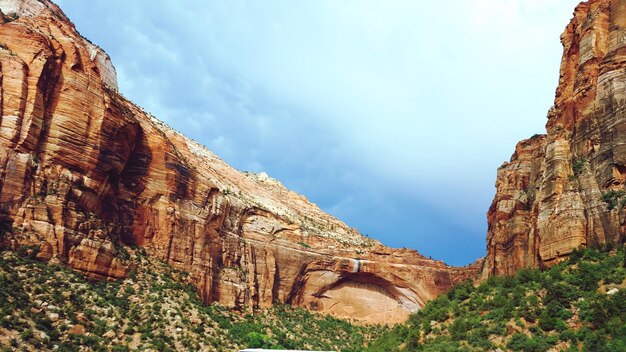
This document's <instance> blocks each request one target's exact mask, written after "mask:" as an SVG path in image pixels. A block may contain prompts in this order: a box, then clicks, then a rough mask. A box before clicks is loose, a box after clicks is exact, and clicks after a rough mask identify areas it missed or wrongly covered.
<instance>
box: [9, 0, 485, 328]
mask: <svg viewBox="0 0 626 352" xmlns="http://www.w3.org/2000/svg"><path fill="white" fill-rule="evenodd" d="M0 10H1V11H2V15H1V18H0V21H1V22H2V23H1V24H0V70H1V76H0V89H1V90H0V109H1V113H2V114H1V115H2V117H1V120H0V171H1V173H0V220H1V221H2V226H3V229H2V230H3V232H2V233H3V235H2V236H3V237H2V238H0V240H1V241H2V243H3V244H4V245H7V246H11V247H17V246H21V245H30V246H35V247H36V248H38V250H39V253H38V257H39V258H40V259H42V260H53V261H59V262H63V263H66V264H67V265H69V266H71V267H72V268H74V269H77V270H80V271H83V272H85V273H87V274H88V275H91V276H93V277H97V278H118V277H124V276H125V275H127V274H128V273H129V270H131V262H130V261H128V260H127V255H126V248H127V247H126V246H130V245H133V246H141V247H144V248H145V249H146V250H147V252H148V253H149V255H151V256H154V257H156V258H159V259H161V260H163V261H165V262H167V263H169V264H170V265H172V266H174V267H176V268H179V269H181V270H184V271H186V272H188V273H189V278H190V282H191V283H192V284H194V285H195V286H196V287H197V289H198V292H199V294H200V295H201V297H202V298H203V299H204V301H205V302H207V303H209V302H219V303H221V304H223V305H226V306H228V307H233V308H240V309H243V308H254V307H262V306H269V305H272V304H274V303H277V302H279V303H289V304H296V305H301V306H304V307H307V308H309V309H311V310H316V311H320V312H328V313H332V314H335V315H338V316H342V317H351V318H357V319H361V320H363V321H368V322H396V321H401V320H402V319H404V318H405V317H406V316H407V314H408V313H409V312H413V311H415V310H417V309H418V308H419V307H421V306H422V305H423V304H424V302H426V301H428V300H429V299H432V298H434V297H435V296H437V295H438V294H440V293H442V292H445V291H446V290H448V289H449V288H450V287H451V286H452V285H453V284H454V283H456V282H459V281H460V280H464V279H466V278H468V277H472V276H474V275H476V274H477V273H478V272H479V270H480V265H479V264H477V265H473V266H471V267H467V268H452V267H448V266H446V265H444V264H443V263H442V262H439V261H434V260H431V259H427V258H424V257H423V256H421V255H419V254H418V253H417V252H415V251H410V250H406V249H400V250H395V249H389V248H387V247H384V246H382V245H381V244H380V243H378V242H377V241H374V240H372V239H369V238H366V237H364V236H362V235H361V234H359V233H358V232H357V231H356V230H354V229H352V228H350V227H348V226H346V225H345V224H344V223H343V222H341V221H339V220H337V219H335V218H333V217H332V216H330V215H328V214H326V213H324V212H323V211H321V210H320V209H319V208H318V207H317V206H316V205H315V204H312V203H310V202H309V201H307V199H306V198H305V197H303V196H301V195H298V194H296V193H294V192H291V191H289V190H287V189H286V188H284V187H283V186H282V185H281V184H280V183H279V182H277V181H276V180H274V179H272V178H270V177H268V176H267V175H265V174H260V175H257V174H249V173H241V172H239V171H237V170H235V169H233V168H232V167H230V166H229V165H227V164H226V163H224V162H223V161H222V160H220V159H219V158H218V157H216V156H215V155H214V154H212V153H211V152H209V151H208V150H207V149H206V148H204V147H203V146H201V145H200V144H198V143H196V142H194V141H191V140H189V139H187V138H186V137H184V136H183V135H181V134H180V133H178V132H176V131H174V130H172V129H170V128H169V127H167V126H166V125H164V124H163V123H161V122H159V121H158V120H156V119H155V118H154V117H152V116H150V115H149V114H147V113H146V112H144V111H143V110H142V109H140V108H138V107H137V106H135V105H133V104H132V103H131V102H129V101H127V100H126V99H124V98H123V97H122V96H121V95H120V94H118V92H117V86H116V77H115V69H114V68H113V66H112V64H111V60H110V59H109V57H108V56H107V55H106V54H105V53H104V52H103V51H102V50H101V49H100V48H98V47H97V46H95V45H93V44H91V43H90V42H88V41H87V40H86V39H84V38H82V37H81V36H80V35H79V34H78V32H77V31H76V29H75V28H74V25H73V24H72V23H71V22H70V21H69V20H68V19H67V18H66V17H65V15H64V14H63V13H62V11H61V10H60V9H59V8H58V7H57V6H56V5H54V4H53V3H52V2H50V1H48V0H0Z"/></svg>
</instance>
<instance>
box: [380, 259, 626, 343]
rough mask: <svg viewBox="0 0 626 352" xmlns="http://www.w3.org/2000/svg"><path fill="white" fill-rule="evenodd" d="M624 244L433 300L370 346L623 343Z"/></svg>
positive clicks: (625, 309)
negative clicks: (618, 247)
mask: <svg viewBox="0 0 626 352" xmlns="http://www.w3.org/2000/svg"><path fill="white" fill-rule="evenodd" d="M625 267H626V258H625V256H624V250H623V249H620V250H612V251H611V250H607V251H598V250H590V249H586V250H578V251H575V252H574V253H573V254H572V255H571V257H570V259H569V260H567V261H566V262H563V263H561V264H559V265H556V266H553V267H551V268H550V269H548V270H545V271H541V270H530V269H523V270H521V271H519V272H518V273H517V274H516V275H515V276H514V277H494V278H490V279H489V280H487V281H486V282H484V283H482V284H481V285H480V286H478V287H474V286H473V285H472V284H470V283H464V284H461V285H458V286H457V287H455V288H454V289H453V290H452V291H450V292H449V293H448V294H447V295H442V296H440V297H439V298H438V299H436V300H434V301H432V302H429V303H428V304H427V305H426V306H425V307H424V308H423V309H422V310H421V311H419V312H418V313H417V314H415V315H413V316H412V317H411V318H410V319H409V321H408V322H407V323H406V324H404V325H399V326H396V327H395V328H394V329H392V330H390V331H389V332H388V333H386V334H385V335H384V336H383V337H382V338H381V339H380V340H378V341H377V342H375V343H374V344H373V345H372V347H370V351H385V352H388V351H489V350H495V351H497V350H498V349H500V350H502V351H505V350H512V351H525V352H526V351H530V352H532V351H548V350H553V351H561V350H566V351H594V352H603V351H626V288H625V287H626V285H625V284H624V280H625V278H626V269H625Z"/></svg>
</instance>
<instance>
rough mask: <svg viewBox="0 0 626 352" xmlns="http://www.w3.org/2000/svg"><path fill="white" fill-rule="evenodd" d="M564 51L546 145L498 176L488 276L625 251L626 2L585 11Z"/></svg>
mask: <svg viewBox="0 0 626 352" xmlns="http://www.w3.org/2000/svg"><path fill="white" fill-rule="evenodd" d="M561 42H562V43H563V47H564V51H563V60H562V63H561V75H560V79H559V86H558V88H557V91H556V98H555V102H554V106H553V107H552V108H551V110H550V112H549V114H548V123H547V126H546V129H547V135H546V136H539V137H535V138H532V139H530V140H527V141H523V142H521V143H520V144H518V146H517V148H516V152H515V154H514V155H513V157H512V159H511V162H510V163H505V165H503V166H502V167H501V169H500V170H499V171H498V180H497V182H496V188H497V194H496V196H495V199H494V201H493V204H492V205H491V208H490V209H489V213H488V218H489V230H488V231H489V232H488V236H487V252H488V254H487V258H486V261H485V267H484V270H483V276H489V275H499V274H512V273H514V272H515V270H517V269H519V268H522V267H537V266H543V265H550V264H552V263H555V262H557V261H559V260H560V259H561V258H563V257H564V256H566V255H568V254H569V253H570V252H571V251H572V250H573V249H575V248H578V247H580V246H603V245H605V244H608V243H623V242H624V233H625V227H624V226H625V220H626V213H625V209H626V208H625V207H624V205H625V204H626V196H624V194H623V191H624V181H625V180H626V113H625V111H626V109H625V107H626V1H625V0H591V1H587V2H583V3H581V4H580V5H578V7H576V10H575V12H574V18H573V19H572V21H571V22H570V24H569V25H568V26H567V28H566V29H565V32H564V33H563V35H562V36H561Z"/></svg>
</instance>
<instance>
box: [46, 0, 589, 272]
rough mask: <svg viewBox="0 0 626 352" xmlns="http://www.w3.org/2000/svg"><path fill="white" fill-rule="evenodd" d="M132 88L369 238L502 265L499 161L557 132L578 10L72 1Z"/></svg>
mask: <svg viewBox="0 0 626 352" xmlns="http://www.w3.org/2000/svg"><path fill="white" fill-rule="evenodd" d="M56 2H57V4H58V5H59V6H61V8H62V9H63V10H64V12H65V13H66V15H68V16H69V17H70V19H72V21H73V22H74V23H75V24H76V26H77V29H78V30H79V31H80V32H81V34H82V35H84V36H85V37H87V38H88V39H90V40H91V41H92V42H94V43H95V44H98V45H99V46H101V47H102V48H104V49H105V51H106V52H107V53H108V54H109V55H110V56H111V58H112V60H113V64H114V65H115V67H116V69H117V73H118V80H119V86H120V91H121V93H122V94H124V95H125V96H126V97H127V98H129V99H131V100H132V101H134V102H135V103H137V104H138V105H140V106H142V107H144V108H145V109H146V110H147V111H150V112H152V113H153V114H154V115H155V116H157V117H158V118H159V119H161V120H163V121H165V122H166V123H168V124H169V125H170V126H172V127H174V128H175V129H177V130H179V131H181V132H183V133H184V134H185V135H187V136H189V137H191V138H193V139H195V140H197V141H199V142H201V143H202V144H204V145H206V146H207V147H208V148H209V149H210V150H212V151H213V152H215V153H216V154H217V155H219V156H220V157H221V158H222V159H224V160H225V161H226V162H228V163H230V164H231V165H232V166H234V167H235V168H237V169H239V170H241V171H253V172H262V171H263V172H267V173H268V174H269V175H270V176H272V177H274V178H276V179H278V180H280V181H281V182H282V183H283V184H284V185H285V186H287V187H288V188H290V189H292V190H294V191H296V192H298V193H301V194H304V195H306V196H307V198H308V199H309V200H311V201H312V202H314V203H316V204H318V205H319V206H320V208H322V209H323V210H325V211H327V212H329V213H331V214H333V215H334V216H336V217H338V218H339V219H341V220H343V221H344V222H346V223H347V224H348V225H350V226H352V227H355V228H357V229H358V230H360V231H361V233H363V234H367V235H369V236H370V237H373V238H376V239H379V240H380V241H381V242H383V243H384V244H386V245H388V246H392V247H408V248H413V249H417V250H418V251H419V252H420V253H422V254H423V255H426V256H430V257H433V258H436V259H441V260H443V261H445V262H446V263H449V264H452V265H466V264H469V263H471V262H473V261H474V260H475V259H477V258H478V257H481V256H484V254H485V249H486V244H485V238H486V232H487V220H486V212H487V210H488V208H489V205H490V204H491V200H492V199H493V196H494V193H495V188H494V184H495V178H496V171H497V168H498V167H499V166H500V165H501V164H502V162H503V161H505V160H509V158H510V156H511V154H512V153H513V151H514V147H515V144H516V143H517V142H518V141H519V140H521V139H524V138H528V137H530V136H532V135H533V134H535V133H543V132H544V131H545V129H544V125H545V122H546V114H547V111H548V109H549V107H550V106H551V105H552V102H553V100H554V92H555V88H556V84H557V81H558V77H559V72H558V70H559V64H560V60H561V54H562V46H561V44H560V41H559V37H560V34H561V32H562V31H563V29H564V28H565V26H566V25H567V23H568V21H569V20H570V18H571V17H572V12H573V10H574V7H575V6H576V4H577V3H578V0H473V1H469V0H437V1H428V2H427V1H417V0H377V1H374V0H361V1H354V0H345V1H335V0H317V1H310V0H302V1H292V0H264V1H260V0H256V1H252V0H250V1H247V0H211V1H208V0H186V1H181V0H133V1H128V0H123V1H122V0H89V1H85V0H56Z"/></svg>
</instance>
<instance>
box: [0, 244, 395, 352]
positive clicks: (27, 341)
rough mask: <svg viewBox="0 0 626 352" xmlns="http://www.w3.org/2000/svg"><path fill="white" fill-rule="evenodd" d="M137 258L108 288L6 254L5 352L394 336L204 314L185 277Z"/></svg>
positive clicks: (319, 344) (299, 317) (342, 342)
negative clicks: (130, 269) (126, 275)
mask: <svg viewBox="0 0 626 352" xmlns="http://www.w3.org/2000/svg"><path fill="white" fill-rule="evenodd" d="M128 255H129V256H130V257H132V258H133V259H134V262H135V263H136V265H137V266H136V270H134V271H133V272H132V273H131V275H130V277H129V278H127V279H125V280H118V281H111V282H108V281H90V280H87V279H86V278H85V277H84V276H83V275H82V274H80V273H77V272H74V271H72V270H68V269H66V268H65V267H63V266H61V265H53V264H44V263H40V262H37V261H35V260H33V259H32V258H33V257H34V252H33V250H32V249H30V248H26V247H22V248H20V249H19V250H18V251H16V252H9V251H4V252H0V351H5V350H6V351H22V350H23V351H31V350H38V351H39V350H44V351H49V350H57V351H79V350H81V351H129V350H135V349H138V350H157V351H235V350H237V349H239V348H244V347H264V348H289V349H313V350H342V351H361V350H362V349H363V347H362V346H363V345H364V343H365V342H366V341H368V340H371V339H372V338H376V337H379V336H380V332H382V331H384V330H385V329H383V328H381V327H359V326H355V325H352V324H350V323H348V322H346V321H342V320H338V319H334V318H331V317H325V316H320V315H315V314H311V313H309V312H308V311H306V310H304V309H302V308H294V307H290V306H276V307H274V308H271V309H266V310H258V311H256V312H254V313H253V314H251V312H248V313H246V312H236V311H232V310H228V309H225V308H224V307H221V306H219V305H204V304H202V302H201V301H200V300H199V299H198V296H197V294H196V292H195V290H194V289H193V288H192V287H191V286H189V285H187V284H185V282H186V275H185V273H182V272H179V271H176V270H174V269H172V268H171V267H169V266H167V265H165V264H163V263H161V262H158V261H156V260H154V259H151V258H149V257H147V256H146V255H145V253H143V252H142V251H141V250H139V249H136V250H131V251H129V253H128ZM81 346H82V347H81Z"/></svg>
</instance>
